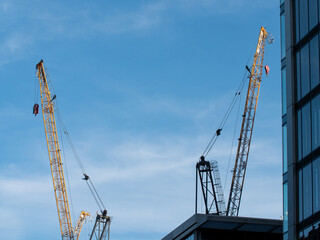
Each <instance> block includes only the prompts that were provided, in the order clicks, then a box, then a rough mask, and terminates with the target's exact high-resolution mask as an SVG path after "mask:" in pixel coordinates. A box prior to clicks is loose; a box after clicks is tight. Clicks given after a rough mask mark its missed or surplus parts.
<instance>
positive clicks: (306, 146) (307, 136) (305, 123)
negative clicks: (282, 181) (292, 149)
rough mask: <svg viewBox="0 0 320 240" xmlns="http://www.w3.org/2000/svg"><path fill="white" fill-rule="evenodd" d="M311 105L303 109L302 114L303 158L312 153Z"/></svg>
mask: <svg viewBox="0 0 320 240" xmlns="http://www.w3.org/2000/svg"><path fill="white" fill-rule="evenodd" d="M310 122H311V121H310V103H308V104H306V105H305V106H303V107H302V112H301V143H302V157H305V156H307V155H308V154H309V153H310V152H311V126H310V125H311V124H310Z"/></svg>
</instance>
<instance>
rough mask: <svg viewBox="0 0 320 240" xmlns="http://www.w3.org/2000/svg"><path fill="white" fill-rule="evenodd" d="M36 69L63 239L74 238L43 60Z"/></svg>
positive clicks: (52, 104)
mask: <svg viewBox="0 0 320 240" xmlns="http://www.w3.org/2000/svg"><path fill="white" fill-rule="evenodd" d="M36 69H37V76H38V78H39V83H40V94H41V106H42V116H43V122H44V129H45V133H46V140H47V147H48V154H49V161H50V167H51V174H52V182H53V189H54V194H55V199H56V203H57V210H58V217H59V223H60V229H61V236H62V239H63V240H70V239H72V240H73V239H74V236H73V229H72V222H71V217H70V210H69V203H68V196H67V190H66V184H65V179H64V174H63V166H62V161H61V153H60V148H59V141H58V134H57V128H56V122H55V116H54V103H53V101H52V99H51V94H50V90H49V86H48V80H47V77H46V74H45V70H44V66H43V61H42V60H41V61H40V62H39V63H38V64H37V65H36Z"/></svg>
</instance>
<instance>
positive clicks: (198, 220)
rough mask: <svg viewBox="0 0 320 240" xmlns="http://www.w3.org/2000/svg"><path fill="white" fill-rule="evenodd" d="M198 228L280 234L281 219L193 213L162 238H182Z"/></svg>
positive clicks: (167, 239) (170, 239)
mask: <svg viewBox="0 0 320 240" xmlns="http://www.w3.org/2000/svg"><path fill="white" fill-rule="evenodd" d="M199 229H210V230H217V231H219V230H224V231H233V232H235V231H236V232H257V233H259V232H260V233H275V234H282V220H274V219H264V218H248V217H230V216H218V215H212V214H194V215H193V216H191V217H190V218H189V219H188V220H186V221H185V222H184V223H182V224H181V225H180V226H178V227H177V228H176V229H174V230H173V231H172V232H171V233H169V234H168V235H167V236H165V237H164V238H162V240H173V239H175V240H179V239H183V238H184V237H186V236H188V235H189V234H191V233H192V232H193V231H194V230H199Z"/></svg>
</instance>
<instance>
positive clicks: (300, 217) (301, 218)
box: [298, 170, 303, 222]
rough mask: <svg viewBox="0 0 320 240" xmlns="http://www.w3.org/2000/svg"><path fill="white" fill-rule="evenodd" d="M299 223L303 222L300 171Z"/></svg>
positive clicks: (300, 172)
mask: <svg viewBox="0 0 320 240" xmlns="http://www.w3.org/2000/svg"><path fill="white" fill-rule="evenodd" d="M298 176H299V222H301V221H302V220H303V211H302V210H303V197H302V170H300V171H299V175H298Z"/></svg>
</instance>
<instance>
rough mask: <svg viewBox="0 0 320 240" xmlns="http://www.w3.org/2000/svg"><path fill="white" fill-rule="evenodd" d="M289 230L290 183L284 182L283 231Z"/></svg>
mask: <svg viewBox="0 0 320 240" xmlns="http://www.w3.org/2000/svg"><path fill="white" fill-rule="evenodd" d="M287 231H288V183H285V184H283V232H287Z"/></svg>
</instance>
